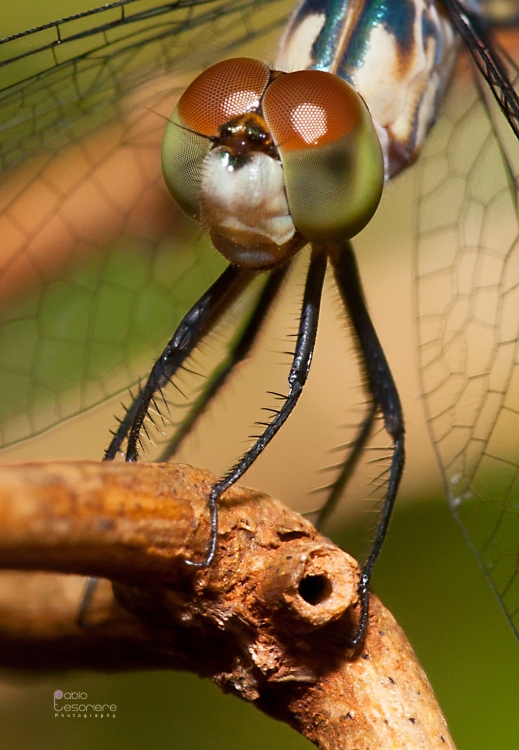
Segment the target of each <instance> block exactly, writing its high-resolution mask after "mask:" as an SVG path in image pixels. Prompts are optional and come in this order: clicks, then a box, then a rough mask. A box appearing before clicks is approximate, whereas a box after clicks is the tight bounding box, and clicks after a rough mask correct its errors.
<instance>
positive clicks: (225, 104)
mask: <svg viewBox="0 0 519 750" xmlns="http://www.w3.org/2000/svg"><path fill="white" fill-rule="evenodd" d="M269 78H270V71H269V69H268V67H267V66H266V65H265V64H264V63H262V62H259V60H252V59H250V58H248V57H236V58H233V59H231V60H223V61H222V62H219V63H217V64H216V65H213V66H212V67H210V68H208V69H207V70H206V71H204V72H203V73H202V74H201V75H199V76H198V78H196V79H195V80H194V81H193V83H192V84H191V85H190V86H188V88H187V89H186V90H185V92H184V93H183V94H182V96H181V98H180V100H179V102H178V105H177V111H178V114H179V115H180V119H181V121H183V123H184V125H185V126H186V127H188V128H190V130H194V131H195V132H197V133H200V134H201V135H206V136H212V135H216V134H217V132H218V128H219V127H220V125H223V124H224V123H225V122H227V121H228V120H230V119H231V118H232V117H235V116H236V115H241V114H243V113H244V112H250V110H251V109H255V108H257V107H259V103H260V99H261V97H262V95H263V92H264V91H265V88H266V86H267V84H268V82H269Z"/></svg>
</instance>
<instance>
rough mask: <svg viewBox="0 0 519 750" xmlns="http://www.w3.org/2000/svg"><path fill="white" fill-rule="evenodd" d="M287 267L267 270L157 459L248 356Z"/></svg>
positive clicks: (169, 451)
mask: <svg viewBox="0 0 519 750" xmlns="http://www.w3.org/2000/svg"><path fill="white" fill-rule="evenodd" d="M289 267H290V264H287V265H286V266H284V267H283V268H281V269H279V270H276V271H273V272H271V273H270V276H269V278H268V281H267V283H266V284H265V285H264V287H263V289H262V290H261V293H260V294H259V296H258V299H257V300H256V303H255V305H254V308H253V310H252V312H251V314H250V315H249V318H248V320H247V322H246V324H245V326H244V327H243V328H242V329H241V330H240V331H239V332H238V334H237V335H236V336H235V337H234V339H233V340H232V341H231V343H230V345H229V350H228V352H227V354H226V356H225V358H224V360H223V361H222V362H221V363H220V364H219V365H218V367H217V368H216V369H215V371H214V372H213V373H212V375H211V377H210V378H209V379H208V381H207V383H206V385H205V387H204V389H203V390H202V392H201V393H200V395H199V396H198V398H197V399H196V401H195V402H194V404H193V406H192V407H191V408H190V410H189V412H188V414H187V415H186V417H185V418H184V419H183V420H182V422H181V423H180V425H179V426H178V428H177V430H176V432H175V434H174V435H173V437H172V438H171V440H170V441H169V442H168V444H167V446H166V447H165V449H164V450H163V452H162V453H161V455H160V458H159V459H158V460H159V461H169V460H170V458H172V456H174V455H175V453H176V451H177V450H178V448H179V447H180V444H181V443H182V441H183V440H184V438H185V437H187V435H189V433H190V432H191V430H192V429H193V427H194V425H195V424H196V422H197V420H198V419H199V417H200V416H201V415H202V414H203V412H204V411H205V409H206V408H207V406H208V404H209V403H210V402H211V401H212V400H213V399H214V397H215V396H216V395H217V394H218V393H219V391H220V390H221V389H222V388H223V386H224V385H225V383H226V382H227V380H228V378H229V376H230V375H231V374H232V372H233V371H234V369H235V367H236V366H237V365H238V364H239V363H240V362H242V361H243V360H244V359H246V358H247V357H248V355H249V353H250V351H251V349H252V347H253V345H254V344H255V342H256V339H257V337H258V335H259V333H260V332H261V330H262V328H263V324H264V323H265V319H266V317H267V314H268V312H269V310H270V309H271V306H272V303H273V302H274V300H275V298H276V296H277V294H278V292H279V290H280V287H281V285H282V283H283V281H284V279H285V277H286V274H287V271H288V269H289Z"/></svg>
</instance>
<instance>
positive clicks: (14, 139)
mask: <svg viewBox="0 0 519 750" xmlns="http://www.w3.org/2000/svg"><path fill="white" fill-rule="evenodd" d="M269 5H270V10H269ZM289 5H290V4H284V3H277V4H274V3H269V2H268V1H267V0H256V2H254V1H251V0H242V1H241V2H240V1H238V2H235V1H234V0H233V2H224V1H223V0H213V1H212V2H195V1H194V0H193V1H190V0H188V1H187V2H186V0H184V1H183V2H175V3H171V4H169V5H168V6H157V5H156V4H155V3H151V2H149V1H148V2H143V1H142V0H137V2H134V3H129V4H128V8H127V9H126V16H125V17H124V22H123V23H121V16H120V15H116V16H114V18H113V19H112V20H111V21H109V20H108V19H107V18H105V17H104V16H103V12H102V11H101V12H100V13H99V14H94V15H89V16H88V17H87V19H86V21H85V19H80V21H81V23H83V24H85V23H86V24H87V26H86V27H81V30H80V32H78V26H77V24H78V23H79V21H74V22H72V21H69V22H62V23H61V25H60V27H59V28H60V31H59V33H60V40H61V41H60V45H59V46H58V47H55V46H54V47H53V46H52V40H53V39H55V36H56V33H57V32H56V28H55V27H52V28H51V29H43V30H40V31H38V30H37V32H38V33H36V32H34V33H32V32H31V33H30V34H28V35H25V36H23V37H22V38H12V39H9V40H7V41H6V42H5V43H4V44H0V55H1V57H0V59H1V60H3V61H4V64H3V65H2V66H0V84H1V85H2V90H1V91H0V128H1V130H2V138H1V139H0V141H1V143H2V145H1V147H0V167H1V172H2V173H1V175H0V211H1V213H0V226H1V228H2V231H1V235H2V241H1V245H0V392H1V393H2V399H1V404H0V447H5V446H7V445H11V444H13V443H17V442H20V441H22V440H24V439H26V438H28V437H32V436H33V435H36V434H39V433H41V432H43V431H45V430H46V429H48V428H49V427H51V426H53V425H55V424H57V423H59V422H61V421H62V420H64V419H66V418H69V417H71V416H73V415H75V414H78V413H80V412H83V411H85V410H86V409H89V408H90V407H92V406H94V405H96V404H99V403H101V402H103V401H104V400H106V399H107V398H109V397H110V396H112V395H114V394H116V393H119V392H121V391H124V390H126V389H127V388H128V387H129V386H130V385H131V384H135V383H136V382H138V380H139V378H142V377H145V376H146V375H147V372H148V370H149V368H150V365H151V363H152V362H153V360H154V358H155V357H156V356H157V355H158V353H160V351H161V350H162V348H163V346H164V344H165V342H166V341H167V340H168V339H169V337H170V336H171V334H172V332H173V330H174V329H175V327H176V325H177V323H178V322H179V320H180V319H181V317H182V315H183V314H184V313H185V312H186V310H187V309H189V307H190V306H191V304H192V303H193V302H194V301H195V299H196V298H197V297H198V296H200V294H202V292H203V291H204V290H205V289H206V288H207V286H208V285H209V283H211V281H213V280H214V278H215V277H216V275H217V274H218V273H219V272H220V270H221V269H222V267H223V265H224V262H223V260H222V259H221V258H220V257H219V256H218V254H217V253H216V252H215V251H214V249H213V248H212V247H211V246H210V244H209V242H208V241H207V240H206V239H205V238H204V237H202V236H201V235H200V233H199V232H198V229H196V228H193V227H192V226H191V222H190V221H189V220H187V219H185V218H183V217H182V216H181V215H180V213H179V212H178V211H177V210H176V209H175V207H174V206H173V203H172V201H171V199H170V198H169V196H168V195H167V193H166V190H165V188H164V187H163V180H162V175H161V167H160V146H161V140H162V133H163V130H164V127H165V124H166V121H167V118H169V116H170V114H171V111H172V110H173V106H174V102H175V98H176V96H178V95H179V93H180V92H181V90H182V89H183V87H184V86H185V84H186V81H189V80H190V79H191V78H192V77H193V75H194V71H195V70H197V69H199V68H200V67H205V66H206V65H210V64H212V62H214V61H215V60H217V59H219V58H220V57H222V56H224V55H229V54H240V53H243V50H242V46H241V45H242V44H243V43H244V40H245V41H246V42H249V41H250V40H253V41H254V40H260V39H263V40H265V39H266V40H267V41H269V40H270V42H271V43H272V44H273V39H274V38H275V34H274V32H275V31H276V30H277V29H278V28H279V26H280V25H281V24H282V22H283V20H284V19H285V17H286V15H287V13H288V11H289ZM154 6H155V8H159V11H160V12H157V13H155V15H154V14H153V9H154ZM274 6H275V7H274ZM165 7H167V8H169V11H168V12H167V13H165V12H164V10H163V9H164V8H165ZM143 8H144V10H147V12H146V13H144V10H143ZM130 12H131V13H134V14H136V13H137V12H138V13H141V15H142V17H140V18H138V17H135V18H134V19H133V20H132V22H131V23H130V22H129V21H128V18H129V16H130ZM117 13H119V14H120V9H119V10H118V11H117ZM74 24H76V25H74ZM88 24H89V25H88ZM110 24H112V25H111V26H110ZM101 27H102V28H101ZM85 28H86V31H85ZM71 29H72V30H71ZM96 29H97V32H96V33H93V32H94V31H96ZM89 30H90V31H91V32H92V33H90V31H89ZM87 32H88V33H87ZM41 34H44V35H47V36H45V39H50V41H45V40H44V41H43V42H42V41H41V39H40V37H41ZM49 34H50V37H49ZM52 34H54V36H52ZM67 34H68V36H66V35H67ZM269 35H271V36H269ZM35 37H38V39H39V41H35V39H34V38H35ZM31 45H32V46H31ZM78 45H79V47H78ZM85 45H86V48H85ZM28 49H29V50H31V49H33V50H36V51H37V54H36V52H34V54H31V53H29V54H26V53H27V50H28ZM58 54H59V56H61V60H60V59H58ZM42 55H43V57H44V58H45V60H44V61H42ZM9 60H10V61H11V63H9ZM20 66H21V67H20ZM24 66H25V67H24ZM35 66H36V67H37V66H40V67H39V68H38V72H35Z"/></svg>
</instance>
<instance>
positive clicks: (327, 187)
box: [162, 58, 384, 268]
mask: <svg viewBox="0 0 519 750" xmlns="http://www.w3.org/2000/svg"><path fill="white" fill-rule="evenodd" d="M162 164H163V171H164V176H165V180H166V184H167V186H168V189H169V191H170V193H171V195H172V196H173V199H174V200H175V202H176V203H177V204H178V205H179V207H180V208H181V209H182V210H183V211H185V212H186V213H187V214H188V215H189V216H191V217H193V218H195V219H197V220H198V221H200V222H201V223H202V224H203V225H204V226H205V227H206V228H207V229H209V231H210V234H211V239H212V241H213V243H214V245H215V247H216V248H217V249H218V250H219V251H220V252H221V253H222V254H223V255H224V256H225V257H226V258H227V259H228V260H230V261H231V262H232V263H236V264H238V265H241V266H245V267H248V268H273V267H276V266H279V265H282V264H283V263H286V262H287V261H288V260H289V259H290V258H291V257H292V256H293V255H294V254H295V253H296V252H298V250H299V249H300V248H301V247H302V246H303V245H305V244H306V243H307V242H318V243H320V244H323V243H327V242H340V241H343V240H346V239H349V238H350V237H353V236H354V235H355V234H357V233H358V232H360V230H361V229H363V227H364V226H365V225H366V224H367V223H368V221H369V220H370V219H371V217H372V216H373V214H374V212H375V210H376V208H377V206H378V203H379V200H380V196H381V194H382V186H383V181H384V166H383V157H382V150H381V147H380V143H379V140H378V137H377V134H376V131H375V128H374V125H373V122H372V120H371V116H370V114H369V112H368V110H367V107H366V105H365V104H364V102H363V100H362V99H361V97H360V96H359V94H358V93H357V92H356V91H355V89H354V88H353V87H352V86H350V85H349V84H348V83H346V82H345V81H343V80H342V79H341V78H338V77H337V76H334V75H332V74H331V73H326V72H323V71H316V70H302V71H296V72H294V73H286V74H285V73H281V72H279V71H271V70H270V69H269V68H268V67H267V66H266V65H265V64H264V63H261V62H259V61H257V60H251V59H249V58H235V59H231V60H225V61H223V62H220V63H217V64H216V65H213V66H212V67H211V68H209V69H208V70H206V71H204V73H202V74H201V75H200V76H198V78H196V79H195V81H193V83H192V84H191V85H190V86H189V87H188V88H187V89H186V91H185V92H184V94H183V95H182V97H181V98H180V100H179V102H178V104H177V107H176V109H175V111H174V112H173V115H172V118H171V121H170V123H169V125H168V127H167V129H166V134H165V137H164V145H163V150H162Z"/></svg>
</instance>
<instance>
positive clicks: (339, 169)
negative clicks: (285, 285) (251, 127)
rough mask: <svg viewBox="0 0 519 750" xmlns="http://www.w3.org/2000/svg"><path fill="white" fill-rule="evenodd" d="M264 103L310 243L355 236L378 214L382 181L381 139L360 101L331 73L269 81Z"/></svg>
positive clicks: (297, 218) (293, 209) (294, 208)
mask: <svg viewBox="0 0 519 750" xmlns="http://www.w3.org/2000/svg"><path fill="white" fill-rule="evenodd" d="M262 106H263V114H264V116H265V120H266V122H267V125H268V127H269V130H270V132H271V133H272V136H273V138H274V141H275V143H276V146H277V148H278V151H279V154H280V158H281V162H282V164H283V168H284V171H285V183H286V191H287V198H288V205H289V208H290V213H291V215H292V220H293V222H294V224H295V226H296V228H297V229H298V230H299V232H300V233H301V234H302V235H303V237H305V239H307V240H310V241H312V242H328V241H341V240H344V239H348V238H350V237H353V236H354V235H355V234H357V232H359V231H360V230H361V229H362V228H363V227H364V226H365V225H366V224H367V222H368V221H369V220H370V218H371V217H372V215H373V213H374V212H375V210H376V207H377V205H378V202H379V200H380V196H381V193H382V186H383V182H384V164H383V157H382V150H381V147H380V142H379V140H378V136H377V133H376V130H375V127H374V125H373V121H372V119H371V116H370V114H369V112H368V109H367V107H366V105H365V104H364V102H363V100H362V98H361V97H360V96H359V94H358V93H357V91H356V90H355V89H354V88H353V87H352V86H350V85H349V84H348V83H346V82H345V81H343V80H342V79H341V78H338V77H337V76H335V75H333V74H331V73H325V72H324V71H318V70H301V71H296V72H294V73H288V74H287V75H284V76H281V77H280V78H277V79H276V80H275V81H273V83H271V85H270V86H269V87H268V89H267V91H266V92H265V95H264V97H263V104H262Z"/></svg>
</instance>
